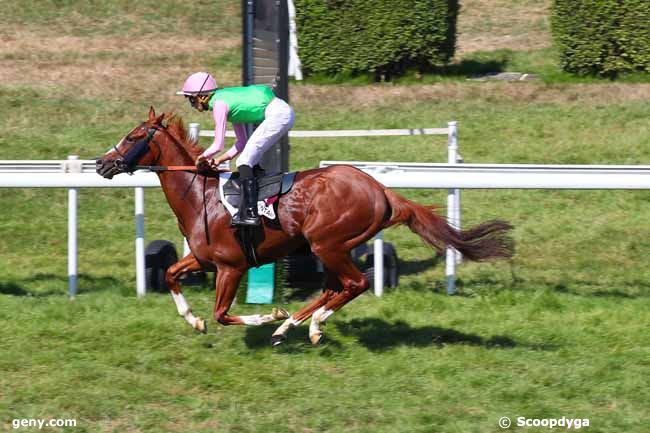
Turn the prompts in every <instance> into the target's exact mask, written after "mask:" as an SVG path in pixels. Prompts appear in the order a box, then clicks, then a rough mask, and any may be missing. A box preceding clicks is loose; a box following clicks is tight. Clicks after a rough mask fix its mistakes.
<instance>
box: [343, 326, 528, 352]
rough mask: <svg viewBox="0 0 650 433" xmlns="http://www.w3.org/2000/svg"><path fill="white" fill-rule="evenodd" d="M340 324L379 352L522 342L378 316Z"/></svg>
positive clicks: (511, 345) (495, 346)
mask: <svg viewBox="0 0 650 433" xmlns="http://www.w3.org/2000/svg"><path fill="white" fill-rule="evenodd" d="M336 327H337V329H338V330H339V332H340V333H341V334H343V335H346V336H354V337H356V338H357V339H358V341H359V343H360V344H362V345H363V346H365V347H366V348H367V349H368V350H371V351H375V352H382V351H386V350H391V349H394V348H396V347H398V346H412V347H427V346H437V347H442V346H444V345H447V344H466V345H472V346H482V347H485V348H487V349H510V348H514V347H517V346H521V345H522V344H521V343H518V342H516V341H515V340H513V339H512V338H510V337H507V336H503V335H494V336H491V337H489V338H485V337H481V336H480V335H476V334H468V333H464V332H460V331H456V330H455V329H449V328H441V327H438V326H424V327H421V328H413V327H412V326H410V325H409V324H407V323H406V322H403V321H401V320H398V321H396V322H392V323H391V322H387V321H385V320H382V319H377V318H369V319H353V320H351V321H349V322H343V323H340V322H339V323H336ZM538 348H541V346H540V347H538Z"/></svg>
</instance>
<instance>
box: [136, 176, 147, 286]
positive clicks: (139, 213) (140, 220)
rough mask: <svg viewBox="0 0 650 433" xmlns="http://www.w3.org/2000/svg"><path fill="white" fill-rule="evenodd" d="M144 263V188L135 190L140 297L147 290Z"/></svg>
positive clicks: (137, 277)
mask: <svg viewBox="0 0 650 433" xmlns="http://www.w3.org/2000/svg"><path fill="white" fill-rule="evenodd" d="M144 266H145V263H144V188H141V187H139V188H135V280H136V293H137V295H138V297H141V296H144V295H145V293H146V291H147V288H146V282H145V268H144Z"/></svg>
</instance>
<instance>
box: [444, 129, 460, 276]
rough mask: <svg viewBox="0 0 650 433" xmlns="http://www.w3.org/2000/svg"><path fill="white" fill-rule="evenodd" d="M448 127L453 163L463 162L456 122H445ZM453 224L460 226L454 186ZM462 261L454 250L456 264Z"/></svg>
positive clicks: (456, 190)
mask: <svg viewBox="0 0 650 433" xmlns="http://www.w3.org/2000/svg"><path fill="white" fill-rule="evenodd" d="M447 126H448V128H449V140H450V141H451V144H452V148H453V152H454V162H453V164H459V163H461V162H463V158H462V157H461V156H460V153H459V151H458V149H459V147H460V145H459V144H458V122H456V121H452V122H447ZM454 195H455V196H456V197H455V200H454V224H455V226H456V227H457V228H460V227H461V222H460V189H458V188H454ZM462 262H463V255H462V254H461V253H460V251H456V264H457V265H459V264H461V263H462Z"/></svg>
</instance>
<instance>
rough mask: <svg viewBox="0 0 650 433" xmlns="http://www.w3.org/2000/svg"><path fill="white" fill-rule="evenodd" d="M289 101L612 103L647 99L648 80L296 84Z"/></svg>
mask: <svg viewBox="0 0 650 433" xmlns="http://www.w3.org/2000/svg"><path fill="white" fill-rule="evenodd" d="M291 97H292V102H293V103H294V104H296V105H302V106H319V107H332V108H334V107H336V106H341V105H355V106H358V107H360V108H372V107H374V106H390V105H391V104H392V103H393V102H394V101H400V103H401V104H403V103H404V102H406V101H408V102H413V103H417V102H424V101H430V102H432V103H446V102H450V101H488V102H489V101H490V100H493V101H495V102H496V101H499V102H512V103H549V104H585V103H594V104H615V103H627V102H643V101H647V100H648V99H650V84H619V83H606V84H584V85H576V86H560V85H546V84H541V83H449V84H435V85H423V86H382V85H377V86H364V87H350V86H338V87H335V86H331V87H330V86H309V85H306V86H296V87H294V88H293V89H292V90H291Z"/></svg>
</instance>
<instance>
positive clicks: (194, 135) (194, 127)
mask: <svg viewBox="0 0 650 433" xmlns="http://www.w3.org/2000/svg"><path fill="white" fill-rule="evenodd" d="M189 129H190V134H189V135H190V140H192V142H193V143H195V144H196V143H198V142H199V134H200V133H201V126H200V125H199V124H198V123H190V124H189Z"/></svg>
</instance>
